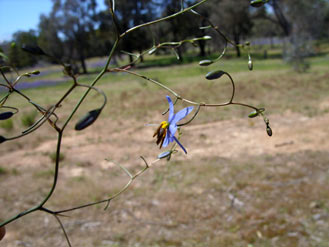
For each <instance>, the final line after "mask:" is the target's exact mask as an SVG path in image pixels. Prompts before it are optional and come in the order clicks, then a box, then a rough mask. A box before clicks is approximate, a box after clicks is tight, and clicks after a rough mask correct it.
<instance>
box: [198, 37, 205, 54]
mask: <svg viewBox="0 0 329 247" xmlns="http://www.w3.org/2000/svg"><path fill="white" fill-rule="evenodd" d="M198 43H199V48H200V53H199V56H200V57H205V56H206V41H204V40H199V41H198Z"/></svg>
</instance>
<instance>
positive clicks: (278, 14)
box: [272, 0, 291, 36]
mask: <svg viewBox="0 0 329 247" xmlns="http://www.w3.org/2000/svg"><path fill="white" fill-rule="evenodd" d="M272 7H273V10H274V14H275V16H276V18H277V19H278V22H279V25H280V27H281V28H282V30H283V32H284V34H285V36H289V35H290V33H291V25H290V23H289V22H288V21H287V19H286V17H285V16H284V14H283V13H282V10H281V8H280V6H279V4H278V0H272Z"/></svg>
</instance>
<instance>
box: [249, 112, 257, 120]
mask: <svg viewBox="0 0 329 247" xmlns="http://www.w3.org/2000/svg"><path fill="white" fill-rule="evenodd" d="M257 116H258V111H252V112H250V113H249V115H248V117H249V118H254V117H257Z"/></svg>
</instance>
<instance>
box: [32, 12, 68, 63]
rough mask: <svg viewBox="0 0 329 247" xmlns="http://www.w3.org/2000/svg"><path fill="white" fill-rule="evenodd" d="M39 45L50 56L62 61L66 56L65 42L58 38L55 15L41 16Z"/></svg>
mask: <svg viewBox="0 0 329 247" xmlns="http://www.w3.org/2000/svg"><path fill="white" fill-rule="evenodd" d="M38 44H39V45H40V47H42V49H44V50H45V51H46V52H47V53H48V54H51V55H52V56H55V57H56V58H58V59H62V58H63V56H64V47H63V42H62V41H61V39H60V38H59V36H58V30H57V26H56V18H55V17H54V16H53V15H50V16H49V17H48V16H45V15H41V16H40V21H39V37H38Z"/></svg>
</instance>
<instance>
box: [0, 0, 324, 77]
mask: <svg viewBox="0 0 329 247" xmlns="http://www.w3.org/2000/svg"><path fill="white" fill-rule="evenodd" d="M52 1H53V6H52V10H51V12H50V13H49V14H48V15H41V16H40V21H39V26H38V29H37V30H30V31H28V32H22V31H19V32H16V33H15V34H14V35H13V40H12V41H13V42H14V43H12V42H7V43H5V44H2V45H1V47H2V49H3V50H5V51H6V53H7V54H8V57H9V61H10V63H11V64H13V65H15V66H16V67H18V68H20V67H25V66H31V65H34V64H36V63H37V62H38V58H37V57H32V56H30V55H28V54H26V53H24V52H23V51H22V50H21V49H20V47H21V46H22V45H23V44H29V45H35V44H37V45H38V46H40V47H41V48H42V49H43V50H44V51H46V52H47V53H48V54H51V55H52V56H54V57H56V58H57V59H60V60H61V61H63V62H65V63H72V64H77V65H78V66H79V67H80V69H81V72H82V73H87V65H86V62H85V60H86V58H90V57H95V56H106V55H108V52H109V50H110V48H111V46H112V44H113V42H114V40H115V35H116V34H115V32H114V26H113V25H114V24H113V21H112V19H111V16H110V14H109V12H108V10H102V11H97V8H96V7H97V4H96V1H95V0H52ZM109 1H111V0H104V2H105V5H106V6H109V5H110V2H109ZM184 2H185V4H186V6H187V5H189V4H191V3H192V2H194V1H191V0H189V1H188V0H185V1H184ZM180 8H181V1H178V0H117V1H116V10H115V11H116V14H117V18H118V19H117V20H116V21H117V22H119V23H120V25H119V26H120V27H121V28H122V30H121V31H122V32H123V31H124V30H127V29H129V28H130V27H133V26H136V25H139V24H141V23H144V22H147V21H150V20H153V19H155V18H157V17H160V16H164V15H168V14H171V13H174V12H177V10H179V9H180ZM197 11H198V12H200V13H201V14H202V15H203V16H205V17H207V18H209V19H210V20H212V22H213V23H215V24H216V25H218V28H219V29H221V30H222V31H223V33H225V34H226V35H227V37H229V38H230V39H231V40H232V41H234V42H235V43H236V44H239V43H241V42H242V41H243V40H245V39H246V38H247V37H248V38H250V37H286V38H289V40H290V42H291V43H294V42H297V40H298V41H299V40H300V37H303V39H310V40H320V39H328V37H329V32H328V30H329V1H328V0H313V1H310V0H270V1H269V3H268V4H267V5H265V6H263V7H260V8H253V7H250V0H234V1H232V0H209V2H207V3H206V4H204V5H202V6H200V8H198V9H197ZM204 25H206V23H205V20H204V19H201V18H200V19H198V18H197V17H196V16H195V15H193V14H184V15H182V16H180V17H178V18H175V19H173V20H172V21H168V22H166V23H161V24H159V25H155V26H152V27H151V28H149V27H148V28H142V29H139V30H137V31H136V32H132V33H131V35H127V37H125V39H124V40H122V42H121V44H120V45H121V50H123V51H126V52H128V53H134V52H142V51H143V50H145V49H146V48H150V47H152V45H153V44H154V43H159V42H161V41H164V40H166V41H167V40H172V41H180V40H182V39H186V38H193V37H198V36H200V37H201V36H204V35H211V33H208V31H207V30H206V29H200V28H199V27H201V26H204ZM191 35H193V37H192V36H191ZM211 36H212V35H211ZM206 45H208V49H217V48H218V47H220V46H222V45H223V43H222V41H221V40H220V38H214V39H213V40H212V41H211V42H208V43H207V44H206V43H205V41H204V40H200V41H198V43H197V46H198V50H199V54H198V55H200V56H206V55H207V49H206V48H207V47H206ZM185 51H186V48H185V47H180V48H179V49H178V50H177V52H178V55H179V57H180V58H183V57H184V56H183V54H184V52H185ZM236 55H237V56H240V55H241V51H240V49H239V47H236ZM131 59H132V58H131ZM141 59H143V58H142V57H141ZM0 62H1V61H0ZM50 62H55V61H50Z"/></svg>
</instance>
